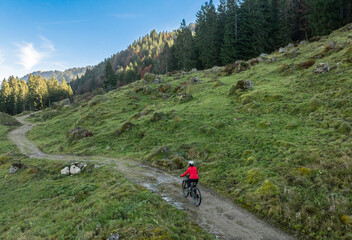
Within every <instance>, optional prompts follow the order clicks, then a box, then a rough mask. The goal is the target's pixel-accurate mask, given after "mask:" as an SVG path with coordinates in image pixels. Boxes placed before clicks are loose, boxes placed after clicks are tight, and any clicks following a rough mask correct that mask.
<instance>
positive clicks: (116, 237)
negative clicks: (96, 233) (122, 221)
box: [106, 230, 121, 240]
mask: <svg viewBox="0 0 352 240" xmlns="http://www.w3.org/2000/svg"><path fill="white" fill-rule="evenodd" d="M120 239H121V234H120V233H118V232H117V231H116V230H114V231H113V232H112V233H111V235H110V237H109V238H108V239H106V240H120Z"/></svg>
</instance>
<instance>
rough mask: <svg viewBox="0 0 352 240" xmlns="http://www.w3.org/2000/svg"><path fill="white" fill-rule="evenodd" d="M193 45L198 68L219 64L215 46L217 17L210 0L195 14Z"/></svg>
mask: <svg viewBox="0 0 352 240" xmlns="http://www.w3.org/2000/svg"><path fill="white" fill-rule="evenodd" d="M196 23H197V25H196V36H195V45H196V48H197V49H196V51H197V53H198V58H199V63H200V64H199V67H200V68H210V67H213V66H215V65H218V64H219V63H220V60H219V55H218V53H219V51H218V47H219V46H217V37H216V33H217V15H216V11H215V6H214V4H213V1H212V0H211V1H210V2H209V3H207V2H206V3H205V5H204V6H202V7H201V10H200V11H198V13H197V20H196Z"/></svg>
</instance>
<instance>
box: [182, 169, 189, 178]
mask: <svg viewBox="0 0 352 240" xmlns="http://www.w3.org/2000/svg"><path fill="white" fill-rule="evenodd" d="M188 172H189V169H187V171H186V172H184V173H183V174H182V175H181V177H184V176H186V174H187V173H188Z"/></svg>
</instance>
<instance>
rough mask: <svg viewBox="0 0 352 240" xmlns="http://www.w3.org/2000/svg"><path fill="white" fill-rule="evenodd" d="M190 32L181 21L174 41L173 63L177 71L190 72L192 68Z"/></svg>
mask: <svg viewBox="0 0 352 240" xmlns="http://www.w3.org/2000/svg"><path fill="white" fill-rule="evenodd" d="M192 41H193V39H192V32H191V30H190V29H189V28H188V27H187V25H186V21H185V20H184V19H183V20H182V22H181V26H180V28H179V30H178V31H177V38H176V40H175V45H174V46H175V52H174V54H175V61H176V66H177V68H178V69H179V70H181V69H182V70H184V71H187V70H190V69H191V68H192V67H193V61H192V57H193V54H192V52H193V44H192Z"/></svg>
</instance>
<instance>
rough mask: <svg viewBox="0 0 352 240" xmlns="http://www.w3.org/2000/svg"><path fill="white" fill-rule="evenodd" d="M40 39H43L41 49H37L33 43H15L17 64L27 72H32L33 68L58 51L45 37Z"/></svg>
mask: <svg viewBox="0 0 352 240" xmlns="http://www.w3.org/2000/svg"><path fill="white" fill-rule="evenodd" d="M39 38H40V39H41V44H40V48H39V49H38V48H35V47H34V44H33V43H27V42H23V43H22V44H19V43H15V45H16V46H17V57H18V62H17V63H18V64H20V65H22V66H23V67H24V68H25V69H26V70H30V69H31V68H32V67H34V66H36V65H38V64H39V63H40V62H41V61H42V60H43V59H44V58H47V57H50V55H51V54H52V53H53V52H55V51H56V49H55V46H54V44H53V43H52V42H51V41H50V40H48V39H47V38H45V37H44V36H40V37H39Z"/></svg>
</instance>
